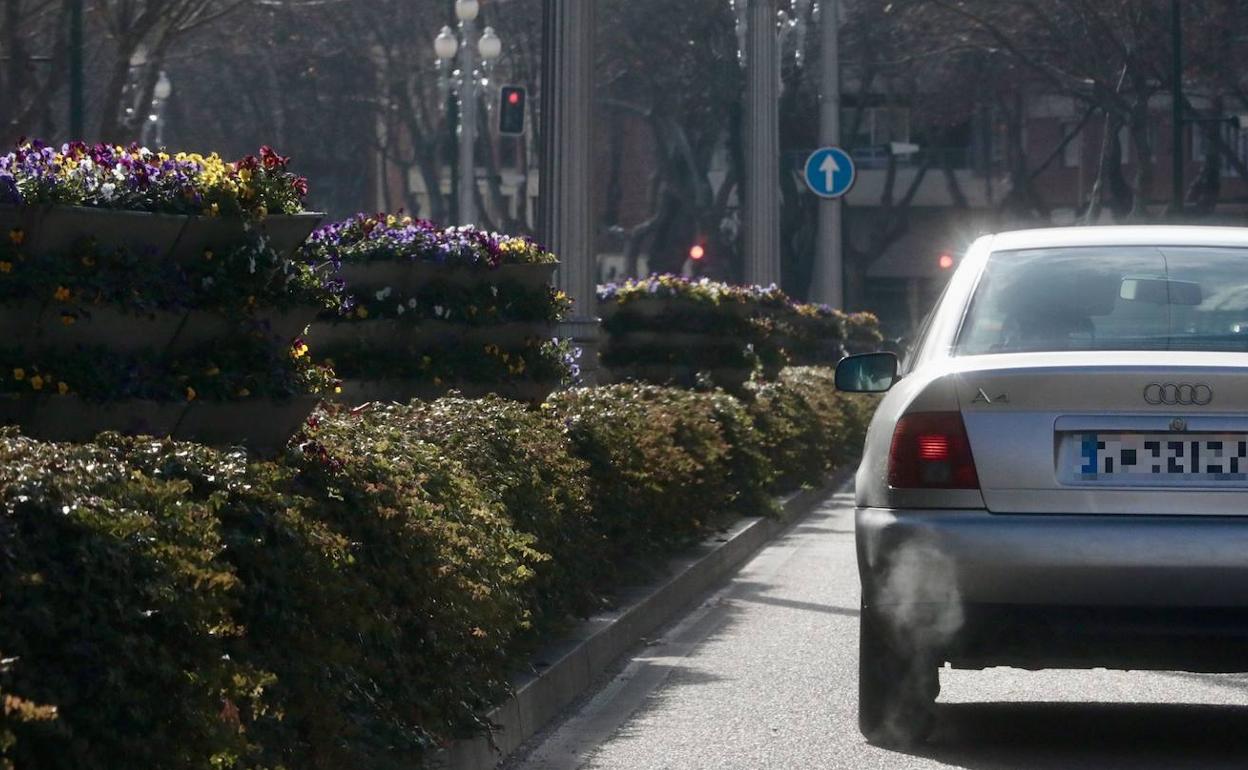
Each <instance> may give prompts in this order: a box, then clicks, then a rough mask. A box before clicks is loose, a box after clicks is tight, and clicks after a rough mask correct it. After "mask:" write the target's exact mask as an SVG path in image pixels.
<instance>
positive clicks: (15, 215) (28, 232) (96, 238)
mask: <svg viewBox="0 0 1248 770" xmlns="http://www.w3.org/2000/svg"><path fill="white" fill-rule="evenodd" d="M322 218H323V215H322V214H316V213H306V214H292V215H273V216H269V217H266V218H265V219H264V220H262V221H260V222H254V223H245V222H244V221H243V220H242V219H238V218H223V217H208V216H192V215H184V214H153V213H149V212H145V211H122V210H117V209H102V208H92V207H87V206H29V207H15V206H0V230H2V231H3V232H5V233H8V232H10V231H12V230H14V229H19V230H21V231H22V232H23V234H24V243H23V245H24V246H25V248H26V249H28V250H29V251H30V253H32V254H59V253H63V252H68V251H69V250H71V249H72V248H73V247H74V246H75V245H77V244H79V243H81V242H84V241H91V242H94V243H95V244H96V245H97V246H99V247H100V248H103V249H106V250H108V249H127V250H130V251H132V252H134V253H135V254H138V255H141V256H143V257H145V258H148V259H151V260H152V261H153V262H163V261H165V260H169V259H173V260H177V261H188V260H193V259H199V258H201V257H202V255H203V253H204V252H205V251H214V250H215V251H224V250H225V249H228V248H231V247H233V246H235V245H237V244H238V243H240V242H241V241H242V240H243V238H244V237H246V235H247V233H248V232H249V231H251V232H256V233H259V234H260V235H262V236H263V237H264V238H265V239H266V241H267V243H268V246H269V247H270V248H272V249H273V250H274V251H276V252H277V253H278V254H279V255H280V256H282V257H283V258H286V257H289V256H290V255H291V254H292V253H293V252H294V250H295V249H297V248H298V247H299V245H300V244H302V243H303V242H304V241H305V240H307V237H308V235H309V234H310V233H311V232H312V231H313V230H314V229H315V228H316V226H317V225H318V224H319V223H320V221H321V219H322Z"/></svg>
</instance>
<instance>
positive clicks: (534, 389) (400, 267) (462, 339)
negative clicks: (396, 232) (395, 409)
mask: <svg viewBox="0 0 1248 770" xmlns="http://www.w3.org/2000/svg"><path fill="white" fill-rule="evenodd" d="M556 267H557V265H556V264H554V263H540V264H504V265H500V266H497V267H493V268H488V267H479V268H477V267H474V268H470V267H461V266H456V267H447V266H442V265H438V264H436V263H432V262H426V261H420V260H414V259H409V258H406V257H401V258H397V259H383V260H376V261H370V262H363V263H350V262H347V263H344V264H343V265H342V267H341V270H340V273H339V276H340V277H341V278H342V279H343V280H344V281H345V282H346V285H347V291H348V293H349V294H351V295H353V296H355V297H357V298H360V299H362V300H367V299H368V298H370V297H374V296H376V295H377V294H378V293H379V292H385V293H386V296H387V303H388V304H387V305H386V306H385V307H386V309H387V314H385V315H380V314H368V315H367V317H361V314H360V313H359V312H356V313H352V314H349V315H348V316H347V317H334V316H323V317H322V318H321V319H320V320H319V321H318V322H317V323H315V324H314V325H313V326H312V329H311V332H310V335H309V337H310V339H311V340H313V343H314V345H315V350H316V353H317V355H318V356H320V357H324V358H326V359H329V360H332V361H334V362H335V365H336V367H337V368H339V369H340V373H341V374H342V376H343V381H342V386H341V393H340V394H339V399H340V400H342V401H343V402H345V403H348V404H353V405H354V404H361V403H366V402H372V401H398V402H406V401H410V400H411V399H414V398H419V399H432V398H437V397H439V396H442V395H445V394H447V393H451V392H457V393H459V394H461V395H463V396H467V397H481V396H485V395H488V394H497V395H501V396H504V397H507V398H513V399H517V400H522V401H529V402H539V401H542V400H543V399H545V398H546V396H548V395H549V394H550V393H551V392H552V391H553V390H554V389H555V388H556V387H558V386H559V384H560V380H559V378H553V377H552V378H548V379H539V380H534V379H532V378H530V377H528V376H525V375H524V374H519V375H514V376H508V377H497V378H491V379H487V380H481V379H474V378H471V377H468V376H464V375H463V374H462V373H459V372H455V371H451V372H447V373H444V374H443V375H439V376H433V375H427V376H423V375H422V376H414V375H412V376H406V375H394V374H387V373H384V372H369V373H364V372H357V371H353V370H352V367H350V366H345V367H344V366H343V365H341V364H340V363H339V361H340V359H341V357H342V356H343V354H344V353H350V354H352V355H353V356H354V359H353V360H359V359H360V358H361V357H367V356H369V355H371V354H375V357H376V358H377V359H381V358H383V357H384V358H388V359H389V360H394V359H395V358H400V359H406V360H408V361H412V362H419V361H421V360H428V361H432V362H434V365H435V368H436V364H437V362H438V361H439V360H440V359H441V358H442V357H445V356H448V355H460V354H464V353H468V352H470V351H474V350H476V351H484V350H485V348H487V347H490V348H492V349H497V350H498V351H499V354H500V355H503V354H506V355H509V356H510V355H513V354H514V355H522V354H523V351H526V350H527V351H529V352H530V353H532V352H533V351H534V350H535V349H536V347H535V346H537V345H540V344H541V343H544V342H547V341H549V340H550V339H551V338H552V337H553V336H554V334H555V328H556V322H555V321H553V320H508V319H502V320H499V321H494V322H492V321H490V320H487V319H485V318H476V317H473V316H472V315H471V314H470V313H469V312H468V311H467V310H466V309H465V308H462V307H448V308H446V315H447V316H448V317H447V318H445V319H441V318H429V317H427V313H426V312H425V309H426V308H425V306H424V305H420V304H418V305H417V308H415V309H413V310H410V311H406V312H404V313H401V314H400V313H397V310H390V309H389V308H397V307H398V306H400V305H402V306H404V307H405V308H407V307H409V306H408V305H407V303H408V301H409V300H413V299H414V298H417V297H419V296H421V293H422V290H425V289H429V288H435V287H459V288H468V289H475V288H481V287H494V288H495V289H496V290H497V289H498V288H504V289H506V290H510V291H520V292H531V293H538V292H548V291H549V288H548V287H549V286H550V283H551V280H552V278H553V276H554V272H555V269H556ZM483 315H484V313H483ZM481 355H482V356H484V355H486V354H485V353H484V352H482V353H481Z"/></svg>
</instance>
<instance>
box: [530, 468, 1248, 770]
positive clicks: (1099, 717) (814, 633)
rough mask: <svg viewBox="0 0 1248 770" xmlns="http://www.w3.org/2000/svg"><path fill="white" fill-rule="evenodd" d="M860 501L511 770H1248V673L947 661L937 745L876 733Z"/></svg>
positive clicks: (646, 656)
mask: <svg viewBox="0 0 1248 770" xmlns="http://www.w3.org/2000/svg"><path fill="white" fill-rule="evenodd" d="M851 505H852V496H851V494H850V493H849V492H848V490H845V491H842V492H841V493H839V494H837V495H834V496H833V497H831V498H829V499H828V500H827V501H826V502H825V503H824V504H823V505H822V506H821V507H820V508H819V509H818V510H816V511H815V512H814V513H813V514H812V515H810V516H809V517H808V518H807V519H805V520H804V521H801V522H798V523H797V524H796V525H795V526H794V527H793V528H792V529H791V530H790V531H789V532H788V533H787V534H786V535H785V536H783V537H782V538H780V539H778V540H776V541H775V542H774V543H773V544H772V545H771V546H769V547H768V548H766V549H765V550H763V551H762V552H760V553H759V554H758V555H757V556H756V557H755V558H754V560H753V561H751V562H750V563H749V564H748V565H747V566H746V567H745V568H744V569H743V570H742V571H741V572H740V574H739V575H738V576H737V577H736V578H735V579H734V580H733V581H732V583H731V584H730V585H728V586H727V587H725V588H724V589H723V590H721V591H720V592H718V593H717V594H715V595H713V596H711V597H708V598H707V600H706V601H705V602H704V603H703V604H702V605H700V606H699V607H697V608H695V609H694V610H693V611H692V612H690V613H689V614H688V615H686V616H685V617H684V618H681V619H680V620H679V621H677V622H676V623H675V624H673V625H672V626H671V627H669V628H667V629H665V630H664V631H663V633H662V634H661V636H660V637H659V638H656V639H654V640H652V641H651V642H650V643H649V644H648V645H647V646H645V647H643V648H641V649H639V650H637V651H636V652H635V654H634V655H633V656H632V657H631V659H629V660H628V661H626V662H624V663H622V667H621V669H620V670H619V671H618V672H617V673H616V674H615V675H614V676H612V677H611V678H609V679H606V680H604V681H603V682H602V683H601V687H600V688H599V689H598V690H597V692H596V693H594V694H593V695H591V696H589V697H588V698H586V699H585V700H583V701H582V702H581V703H579V704H578V705H576V706H575V707H574V708H572V709H571V710H570V711H569V712H568V713H567V714H565V715H564V717H563V719H562V721H561V722H560V723H559V724H557V725H555V726H554V727H552V728H550V729H549V730H547V731H546V732H545V733H544V734H542V735H540V736H538V737H537V738H535V739H534V740H533V741H532V742H531V743H530V744H529V745H528V746H526V747H524V748H523V749H522V750H521V752H519V753H518V754H517V755H516V756H515V758H514V759H513V760H512V761H511V762H509V763H508V765H507V768H508V770H571V769H572V768H601V769H602V770H607V769H617V768H618V769H621V770H625V769H627V770H634V769H635V770H643V769H644V770H661V769H663V768H671V769H672V770H695V769H697V768H742V769H743V770H746V769H748V770H755V769H760V768H786V769H788V768H854V769H855V770H857V769H858V768H933V767H961V768H976V769H977V770H998V769H1001V770H1004V769H1005V768H1053V769H1054V770H1058V769H1059V768H1060V770H1073V769H1076V768H1133V769H1137V768H1166V769H1167V770H1169V769H1171V768H1178V767H1202V768H1214V767H1219V768H1220V767H1226V768H1232V767H1233V768H1246V767H1248V676H1241V675H1204V674H1183V673H1157V672H1116V671H1101V670H1098V671H1046V672H1039V673H1030V672H1024V671H1018V670H1013V669H990V670H988V671H978V672H972V671H952V670H948V669H946V670H944V671H942V672H941V685H942V691H941V696H940V701H939V703H938V726H937V730H936V733H935V736H934V737H933V739H932V741H931V742H930V743H929V744H927V745H925V746H923V747H921V748H919V749H916V750H911V751H909V752H905V753H902V752H895V751H889V750H885V749H881V748H876V747H874V746H871V745H869V744H867V743H866V742H865V741H864V740H863V739H862V737H861V736H860V735H859V733H858V730H857V726H856V714H855V700H856V680H857V657H858V653H857V643H858V642H857V640H858V604H859V602H858V579H857V573H856V568H855V564H854V548H853V512H852V510H851V507H850V506H851Z"/></svg>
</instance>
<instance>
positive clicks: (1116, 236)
mask: <svg viewBox="0 0 1248 770" xmlns="http://www.w3.org/2000/svg"><path fill="white" fill-rule="evenodd" d="M986 237H987V238H988V239H989V240H990V243H989V249H990V250H991V251H1017V250H1019V249H1045V248H1056V247H1066V246H1229V247H1236V246H1241V247H1248V227H1190V226H1177V225H1133V226H1094V227H1050V228H1043V229H1037V230H1014V231H1012V232H1004V233H997V234H996V235H989V236H986Z"/></svg>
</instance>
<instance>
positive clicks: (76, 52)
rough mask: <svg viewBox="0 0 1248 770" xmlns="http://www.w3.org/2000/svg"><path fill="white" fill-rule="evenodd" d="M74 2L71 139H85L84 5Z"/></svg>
mask: <svg viewBox="0 0 1248 770" xmlns="http://www.w3.org/2000/svg"><path fill="white" fill-rule="evenodd" d="M83 1H84V0H74V1H73V2H72V3H70V5H69V133H70V138H71V139H84V138H85V137H84V136H83V134H84V132H85V130H86V127H85V123H86V106H85V105H86V98H85V95H84V93H85V90H86V89H85V88H84V86H83V80H84V77H83V64H82V62H83V52H82V48H83V33H82V4H83Z"/></svg>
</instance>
